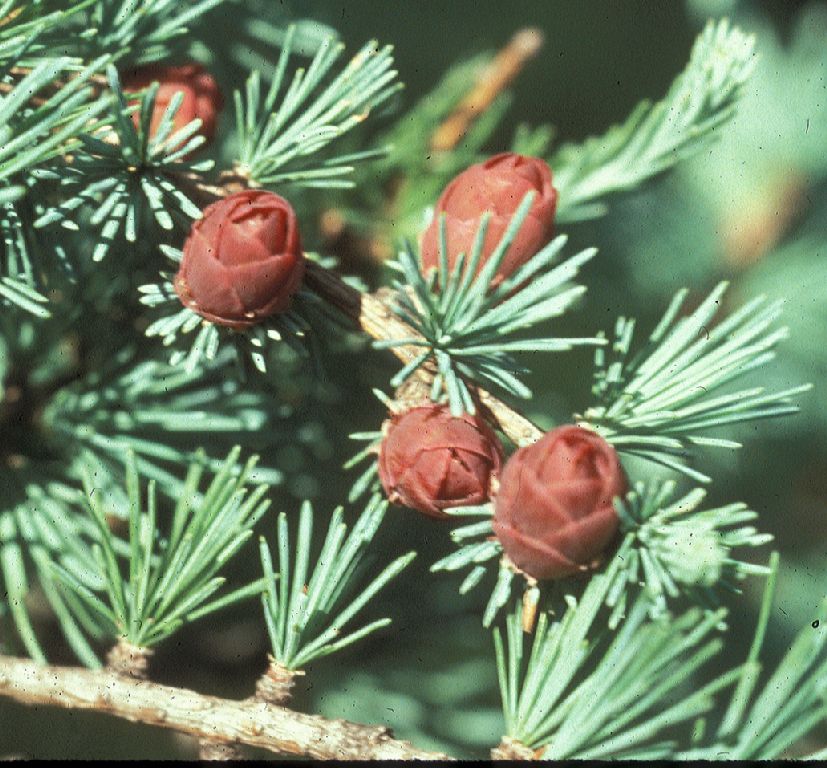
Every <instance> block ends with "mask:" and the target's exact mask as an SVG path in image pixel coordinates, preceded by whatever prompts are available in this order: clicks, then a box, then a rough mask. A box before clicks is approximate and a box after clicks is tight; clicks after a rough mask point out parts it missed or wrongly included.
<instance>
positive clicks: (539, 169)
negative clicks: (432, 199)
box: [421, 152, 557, 283]
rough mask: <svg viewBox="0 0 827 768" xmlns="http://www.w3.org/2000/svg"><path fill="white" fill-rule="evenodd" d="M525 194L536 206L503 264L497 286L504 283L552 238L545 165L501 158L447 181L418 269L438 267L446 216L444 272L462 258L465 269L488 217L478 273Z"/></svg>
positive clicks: (553, 195)
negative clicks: (442, 219) (482, 222)
mask: <svg viewBox="0 0 827 768" xmlns="http://www.w3.org/2000/svg"><path fill="white" fill-rule="evenodd" d="M528 192H534V193H535V196H534V200H533V202H532V204H531V209H530V210H529V212H528V215H527V216H526V218H525V220H524V221H523V224H522V226H521V227H520V230H519V232H518V233H517V236H516V237H515V238H514V240H513V241H512V243H511V246H510V247H509V249H508V251H507V253H506V254H505V257H504V258H503V260H502V262H501V264H500V267H499V269H498V270H497V274H496V277H495V281H494V282H495V283H498V282H500V281H502V280H503V279H504V278H505V277H508V275H510V274H511V273H512V272H514V271H515V270H516V269H517V268H518V267H521V266H522V265H523V264H525V263H526V262H527V261H528V260H529V259H530V258H531V257H532V256H533V255H534V254H535V253H537V252H538V251H539V250H540V249H541V248H542V247H543V246H544V245H546V244H547V243H548V242H549V241H550V240H551V237H552V235H553V234H554V213H555V211H556V209H557V190H556V189H555V188H554V187H553V186H552V184H551V169H550V168H549V167H548V164H547V163H546V162H544V161H543V160H540V159H539V158H536V157H526V156H525V155H517V154H514V153H513V152H504V153H502V154H499V155H494V157H492V158H490V159H488V160H486V161H485V162H484V163H478V164H477V165H472V166H471V167H470V168H466V169H465V170H464V171H463V172H462V173H460V174H459V175H458V176H456V177H455V178H454V179H453V181H451V182H450V183H449V184H448V186H447V187H445V189H444V191H443V192H442V194H441V195H440V197H439V200H438V201H437V204H436V207H435V209H434V218H433V220H432V221H431V224H430V226H429V227H428V229H426V230H425V233H424V234H423V236H422V244H421V250H422V268H423V270H424V271H425V272H427V271H428V270H430V269H433V268H435V267H437V266H438V265H439V219H440V215H441V214H443V213H444V214H445V234H446V238H447V243H448V266H449V269H453V267H454V265H455V263H456V260H457V258H458V257H459V255H460V253H465V258H466V264H467V263H468V259H470V257H471V250H472V248H473V245H474V239H475V238H476V236H477V230H478V229H479V226H480V218H481V217H482V215H483V213H485V212H486V211H490V212H491V218H490V220H489V222H488V229H487V230H486V234H485V241H484V243H483V248H482V257H481V259H480V262H479V269H482V267H483V265H484V264H485V263H486V262H487V261H488V259H489V258H490V256H491V254H492V253H493V252H494V250H495V248H496V247H497V244H498V243H499V242H500V240H501V239H502V236H503V235H504V234H505V231H506V229H507V228H508V225H509V223H510V221H511V218H512V216H513V215H514V213H515V212H516V210H517V208H519V207H520V203H522V201H523V198H524V197H525V196H526V194H527V193H528Z"/></svg>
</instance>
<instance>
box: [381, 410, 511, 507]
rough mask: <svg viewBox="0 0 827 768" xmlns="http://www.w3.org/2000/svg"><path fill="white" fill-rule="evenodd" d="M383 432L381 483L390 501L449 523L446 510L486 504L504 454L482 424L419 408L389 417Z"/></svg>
mask: <svg viewBox="0 0 827 768" xmlns="http://www.w3.org/2000/svg"><path fill="white" fill-rule="evenodd" d="M383 431H384V433H385V436H384V439H383V440H382V444H381V447H380V449H379V479H380V480H381V481H382V487H383V488H384V489H385V493H386V494H387V496H388V499H389V500H390V501H392V502H394V503H399V504H404V505H405V506H407V507H411V508H412V509H416V510H418V511H419V512H422V513H423V514H425V515H428V516H429V517H434V518H437V519H447V518H448V515H446V514H445V513H444V512H443V510H444V509H447V508H449V507H466V506H471V505H475V504H484V503H485V502H486V501H488V499H489V498H490V494H491V484H492V482H493V481H494V480H495V479H496V477H497V475H498V474H499V471H500V466H501V464H502V448H501V446H500V442H499V440H497V437H496V435H495V434H494V433H493V432H492V430H491V429H490V428H489V427H488V425H487V424H486V423H485V422H484V421H482V419H480V418H478V417H476V416H471V415H469V414H463V415H462V416H460V417H458V418H457V417H454V416H452V415H451V412H450V410H449V408H448V406H446V405H423V406H418V407H415V408H411V409H410V410H407V411H404V412H403V413H401V414H394V415H392V416H391V418H390V419H389V420H388V421H386V422H385V425H384V428H383Z"/></svg>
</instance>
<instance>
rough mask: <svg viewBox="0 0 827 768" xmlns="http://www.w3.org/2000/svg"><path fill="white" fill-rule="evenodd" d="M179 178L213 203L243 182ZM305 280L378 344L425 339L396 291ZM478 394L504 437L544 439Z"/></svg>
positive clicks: (314, 269)
mask: <svg viewBox="0 0 827 768" xmlns="http://www.w3.org/2000/svg"><path fill="white" fill-rule="evenodd" d="M176 178H177V179H178V180H179V181H183V182H184V184H185V185H186V187H187V191H188V192H190V191H192V192H195V193H196V195H195V196H197V197H198V201H199V202H211V201H212V200H214V199H216V198H217V197H224V196H226V195H228V194H231V193H232V192H234V191H236V188H235V185H237V184H238V183H239V181H240V179H241V177H238V176H235V175H234V176H233V177H232V183H233V185H234V186H233V188H232V189H227V188H226V187H223V186H215V185H210V184H205V183H203V182H201V181H200V180H199V178H198V177H197V176H196V175H195V174H188V175H187V176H182V175H178V176H177V177H176ZM304 279H305V284H306V285H307V286H308V287H309V288H310V289H311V290H312V291H314V292H315V293H316V294H317V295H318V296H320V297H321V298H322V299H324V300H325V301H326V302H327V303H328V304H330V305H331V306H333V307H336V308H337V309H338V310H339V311H340V312H341V313H342V314H343V315H345V317H348V318H349V319H350V320H351V321H352V322H353V324H354V325H355V326H356V327H357V328H359V329H360V330H362V331H363V332H364V333H366V334H367V335H368V336H370V337H371V338H373V339H377V340H384V339H409V338H422V337H421V335H420V334H419V333H418V332H417V331H416V330H414V329H413V328H411V326H410V325H408V324H407V323H404V322H403V321H402V320H400V319H399V318H398V317H397V316H396V314H394V312H393V310H392V309H391V306H392V304H393V301H394V298H393V291H391V290H390V289H389V288H380V289H379V290H378V291H376V292H375V293H362V292H361V291H358V290H357V289H356V288H353V287H351V286H349V285H348V284H347V283H346V282H344V280H342V278H341V277H339V276H338V275H337V274H336V273H335V272H332V271H331V270H329V269H327V268H325V267H322V266H321V265H319V264H317V263H316V262H312V261H309V262H308V263H307V271H306V272H305V278H304ZM391 351H392V352H393V354H394V355H396V357H398V358H399V359H400V360H401V361H402V362H403V363H409V362H410V361H411V360H413V359H414V358H415V357H418V356H419V355H420V354H421V352H422V350H421V348H420V347H415V346H411V345H401V346H396V347H391ZM415 375H417V376H419V377H420V378H421V379H422V380H423V381H424V382H425V383H427V384H430V382H431V380H432V379H433V375H434V371H433V370H432V369H429V368H428V367H427V366H422V367H421V368H420V369H419V370H418V371H417V373H416V374H415ZM474 394H475V395H476V397H477V400H478V401H479V402H480V403H481V404H482V406H483V409H484V410H485V412H486V415H487V416H488V417H489V418H490V419H492V420H493V421H494V422H495V423H496V424H498V425H499V427H500V429H501V430H502V431H503V433H504V434H505V435H506V436H507V437H508V439H509V440H511V441H512V442H513V443H514V444H515V445H518V446H523V445H529V444H530V443H534V442H536V441H537V440H539V439H540V438H541V437H542V435H543V432H542V430H541V429H540V428H539V427H537V426H536V425H535V424H533V423H532V422H531V421H529V420H528V419H527V418H526V417H525V416H523V415H521V414H519V413H517V412H516V411H515V410H513V409H512V408H510V407H509V406H508V405H506V404H505V403H504V402H502V401H501V400H499V399H498V398H496V397H494V395H492V394H491V393H490V392H487V391H486V390H484V389H477V390H476V391H475V393H474Z"/></svg>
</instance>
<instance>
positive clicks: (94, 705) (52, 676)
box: [0, 656, 452, 760]
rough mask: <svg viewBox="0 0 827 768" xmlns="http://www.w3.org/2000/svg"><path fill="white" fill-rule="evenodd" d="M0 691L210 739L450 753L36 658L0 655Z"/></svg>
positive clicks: (272, 746) (385, 755)
mask: <svg viewBox="0 0 827 768" xmlns="http://www.w3.org/2000/svg"><path fill="white" fill-rule="evenodd" d="M0 696H4V697H7V698H10V699H14V700H15V701H18V702H20V703H22V704H38V705H46V706H55V707H64V708H67V709H87V710H94V711H96V712H103V713H106V714H110V715H114V716H115V717H121V718H124V719H126V720H130V721H132V722H140V723H145V724H147V725H155V726H159V727H161V728H170V729H173V730H176V731H179V732H181V733H187V734H190V735H191V736H194V737H196V738H198V739H199V740H201V741H202V742H204V741H210V742H212V743H213V744H216V745H218V744H226V745H233V744H247V745H249V746H254V747H263V748H264V749H268V750H270V751H272V752H277V753H281V754H286V755H297V756H303V757H311V758H315V759H317V760H328V759H339V760H451V759H452V758H451V757H449V756H448V755H443V754H440V753H437V752H427V751H425V750H421V749H417V748H416V747H414V746H413V745H412V744H410V743H409V742H407V741H399V740H397V739H394V738H393V736H392V734H391V731H390V730H389V729H388V728H385V727H382V726H366V725H359V724H357V723H351V722H348V721H346V720H330V719H327V718H324V717H321V716H318V715H306V714H301V713H299V712H293V711H291V710H289V709H285V708H284V707H277V706H274V705H272V704H268V703H266V702H261V701H257V700H255V699H246V700H244V701H231V700H227V699H220V698H217V697H215V696H205V695H202V694H200V693H196V692H195V691H190V690H187V689H185V688H174V687H171V686H167V685H160V684H158V683H153V682H149V681H147V680H137V679H134V678H130V677H125V676H123V675H119V674H117V673H115V672H112V671H111V670H94V671H92V670H87V669H81V668H75V667H51V666H41V665H39V664H37V663H35V662H33V661H29V660H28V659H19V658H14V657H11V656H0Z"/></svg>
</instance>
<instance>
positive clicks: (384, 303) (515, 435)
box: [305, 262, 543, 445]
mask: <svg viewBox="0 0 827 768" xmlns="http://www.w3.org/2000/svg"><path fill="white" fill-rule="evenodd" d="M305 280H306V282H307V284H308V285H309V286H310V287H311V288H312V289H313V290H314V291H316V293H318V294H319V296H321V297H322V298H323V299H325V300H326V301H328V302H329V303H330V304H332V305H333V306H335V307H337V308H338V309H339V310H340V311H341V312H342V313H343V314H344V315H346V316H347V317H348V318H350V319H351V320H352V321H353V322H354V323H355V324H356V325H357V326H358V327H359V328H360V329H361V330H362V331H364V332H365V333H366V334H368V336H370V337H371V338H373V339H408V338H418V337H420V336H419V334H418V333H417V332H416V331H415V330H414V329H413V328H412V327H411V326H410V325H408V324H407V323H405V322H403V321H402V320H400V319H399V318H398V317H397V316H396V315H395V313H394V312H393V310H392V309H391V307H392V301H393V299H392V294H391V292H390V291H389V290H388V289H386V288H385V289H381V288H380V289H379V290H378V291H376V293H362V292H361V291H359V290H357V289H356V288H353V287H351V286H350V285H348V284H347V283H346V282H344V280H342V279H341V278H340V277H339V276H338V275H336V274H335V273H334V272H332V271H331V270H329V269H325V268H324V267H321V266H320V265H318V264H314V263H313V262H309V263H308V265H307V272H306V273H305ZM420 338H421V337H420ZM391 351H392V352H393V354H394V355H396V357H397V358H398V359H399V360H401V361H402V362H403V363H405V364H406V365H407V364H409V363H411V362H412V361H413V360H416V359H417V358H418V357H419V356H420V355H421V354H422V352H421V350H420V349H419V348H418V347H415V346H413V345H410V344H402V345H399V346H394V347H392V348H391ZM435 373H436V371H434V370H433V369H432V368H431V367H429V366H422V367H420V368H419V369H418V370H417V372H416V374H415V375H416V376H417V377H418V378H419V379H420V380H421V381H422V382H423V383H425V384H427V385H428V386H430V384H431V382H432V381H433V377H434V375H435ZM475 394H476V396H477V398H478V399H479V401H480V403H481V404H482V406H483V408H484V409H485V410H486V411H487V412H488V414H489V415H490V416H492V417H493V419H494V420H495V421H496V422H497V424H498V425H499V427H500V429H502V431H503V432H504V433H505V434H506V436H507V437H508V438H509V440H511V441H512V442H513V443H514V444H515V445H526V444H528V443H533V442H534V441H536V440H539V438H540V436H541V435H542V434H543V433H542V430H540V428H539V427H537V426H535V425H534V424H532V423H531V421H529V420H528V419H527V418H526V417H525V416H522V415H521V414H519V413H517V411H515V410H513V409H512V408H510V407H509V406H508V405H506V404H505V403H503V402H502V401H501V400H499V399H498V398H496V397H494V396H493V395H492V394H490V393H489V392H487V391H486V390H484V389H477V390H476V391H475Z"/></svg>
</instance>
